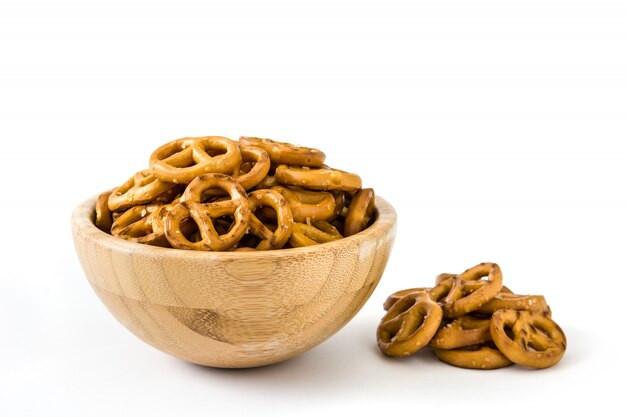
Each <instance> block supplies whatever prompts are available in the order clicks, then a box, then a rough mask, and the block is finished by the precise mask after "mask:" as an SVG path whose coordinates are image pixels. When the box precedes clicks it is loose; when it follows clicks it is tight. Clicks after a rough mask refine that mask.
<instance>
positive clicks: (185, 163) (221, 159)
mask: <svg viewBox="0 0 626 417" xmlns="http://www.w3.org/2000/svg"><path fill="white" fill-rule="evenodd" d="M218 152H224V153H219V154H216V153H218ZM241 161H242V159H241V152H240V150H239V145H238V144H237V142H235V141H232V140H230V139H228V138H225V137H222V136H204V137H198V138H182V139H177V140H174V141H172V142H169V143H166V144H165V145H163V146H161V147H159V148H158V149H157V150H155V151H154V152H153V153H152V155H151V156H150V170H151V171H152V173H153V174H154V175H155V176H156V177H157V178H159V179H160V180H161V181H165V182H170V183H175V184H189V183H190V182H191V181H193V179H194V178H196V177H197V176H199V175H202V174H207V173H222V174H223V173H232V172H233V171H234V170H235V169H237V168H238V167H239V166H240V165H241Z"/></svg>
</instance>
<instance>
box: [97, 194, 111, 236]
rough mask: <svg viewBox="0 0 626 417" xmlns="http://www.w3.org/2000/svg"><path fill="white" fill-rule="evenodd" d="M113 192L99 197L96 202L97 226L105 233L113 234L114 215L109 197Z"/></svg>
mask: <svg viewBox="0 0 626 417" xmlns="http://www.w3.org/2000/svg"><path fill="white" fill-rule="evenodd" d="M110 195H111V191H106V192H104V193H102V194H100V195H99V196H98V199H97V200H96V220H95V222H94V223H95V225H96V227H97V228H98V229H100V230H102V231H103V232H105V233H111V226H112V225H113V215H112V214H111V210H109V196H110Z"/></svg>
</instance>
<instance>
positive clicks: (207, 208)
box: [164, 174, 250, 251]
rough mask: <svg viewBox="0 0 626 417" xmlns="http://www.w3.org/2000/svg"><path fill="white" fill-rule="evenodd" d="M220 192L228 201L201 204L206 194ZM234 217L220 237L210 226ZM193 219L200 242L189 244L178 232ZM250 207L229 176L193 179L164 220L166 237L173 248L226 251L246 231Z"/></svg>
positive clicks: (180, 232)
mask: <svg viewBox="0 0 626 417" xmlns="http://www.w3.org/2000/svg"><path fill="white" fill-rule="evenodd" d="M213 188H219V189H221V190H223V191H226V192H227V193H228V195H229V196H230V200H223V201H216V202H213V203H203V202H202V200H203V195H204V192H205V191H206V190H210V189H213ZM222 216H233V217H234V222H233V224H232V226H231V227H230V230H229V231H228V232H227V233H225V234H222V235H220V234H219V233H218V232H217V231H216V230H215V226H214V224H213V220H214V219H218V218H219V217H222ZM189 218H192V219H193V221H195V223H196V224H197V226H198V230H199V232H200V237H201V239H200V240H199V241H197V242H192V241H190V240H189V239H188V238H187V236H185V233H184V231H183V230H182V229H181V228H182V224H183V222H185V221H188V220H186V219H189ZM249 222H250V203H249V201H248V198H247V197H246V192H245V190H244V189H243V188H242V187H241V185H239V183H238V182H237V181H236V180H235V179H233V178H232V177H230V176H228V175H223V174H204V175H200V176H199V177H197V178H196V179H194V180H193V181H192V182H191V183H190V184H189V185H188V186H187V188H186V189H185V192H184V193H183V196H182V197H181V199H180V203H179V204H176V205H175V206H174V207H173V208H172V209H170V211H169V213H167V215H166V216H165V220H164V225H165V236H166V237H167V240H168V241H169V242H170V244H171V245H172V247H174V248H177V249H193V250H212V251H222V250H228V249H230V248H232V247H233V246H235V245H236V244H237V242H239V240H240V239H241V238H242V237H243V235H244V234H245V233H246V230H247V229H248V226H249Z"/></svg>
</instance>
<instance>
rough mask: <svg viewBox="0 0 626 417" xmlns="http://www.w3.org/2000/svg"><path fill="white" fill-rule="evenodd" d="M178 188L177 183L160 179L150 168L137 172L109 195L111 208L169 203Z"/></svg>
mask: <svg viewBox="0 0 626 417" xmlns="http://www.w3.org/2000/svg"><path fill="white" fill-rule="evenodd" d="M177 193H178V189H177V187H176V184H170V183H166V182H163V181H160V180H158V179H157V178H156V177H155V176H154V175H152V173H151V172H150V170H147V169H146V170H143V171H139V172H137V173H136V174H135V175H133V176H132V177H131V178H129V179H128V180H127V181H126V182H125V183H124V184H122V185H120V186H119V187H117V188H114V189H113V191H112V192H111V194H110V195H109V209H110V210H111V211H124V210H126V209H129V208H130V207H132V206H138V205H142V204H148V203H169V202H170V201H172V200H173V199H174V197H175V196H176V194H177Z"/></svg>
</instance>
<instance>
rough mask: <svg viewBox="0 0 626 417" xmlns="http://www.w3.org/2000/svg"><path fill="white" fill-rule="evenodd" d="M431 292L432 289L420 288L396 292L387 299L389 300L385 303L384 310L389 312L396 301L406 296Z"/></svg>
mask: <svg viewBox="0 0 626 417" xmlns="http://www.w3.org/2000/svg"><path fill="white" fill-rule="evenodd" d="M430 290H431V288H424V287H420V288H408V289H406V290H401V291H396V292H394V293H393V294H391V295H390V296H389V297H387V299H386V300H385V302H384V303H383V308H384V309H385V311H388V310H389V309H390V308H391V306H392V305H394V304H395V303H396V301H398V300H399V299H401V298H402V297H404V296H405V295H407V294H411V293H414V292H418V291H425V292H430Z"/></svg>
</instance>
